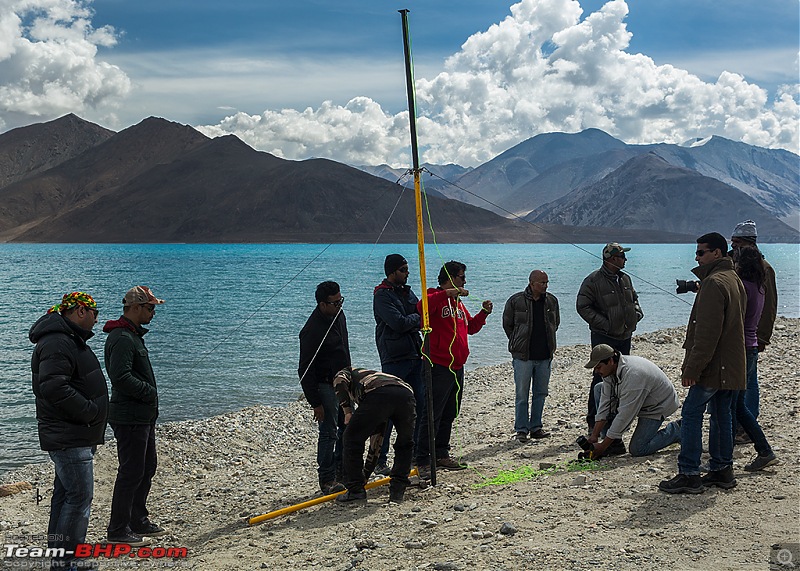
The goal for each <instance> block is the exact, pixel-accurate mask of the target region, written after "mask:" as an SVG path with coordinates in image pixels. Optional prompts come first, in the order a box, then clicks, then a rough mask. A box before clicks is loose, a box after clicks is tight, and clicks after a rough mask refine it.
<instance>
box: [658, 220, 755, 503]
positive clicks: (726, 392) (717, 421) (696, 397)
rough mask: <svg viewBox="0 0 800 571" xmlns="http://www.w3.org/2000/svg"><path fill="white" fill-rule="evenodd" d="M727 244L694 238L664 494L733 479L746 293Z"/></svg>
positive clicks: (724, 484) (716, 237)
mask: <svg viewBox="0 0 800 571" xmlns="http://www.w3.org/2000/svg"><path fill="white" fill-rule="evenodd" d="M727 250H728V242H727V240H725V237H724V236H722V235H721V234H718V233H716V232H712V233H710V234H704V235H703V236H700V237H699V238H698V239H697V252H696V257H695V259H696V260H697V263H698V264H699V266H698V267H696V268H695V269H693V270H692V272H693V273H694V274H695V275H696V276H697V277H698V278H699V279H700V290H699V291H698V292H697V296H696V297H695V300H694V305H693V306H692V313H691V315H690V316H689V325H688V326H687V328H686V341H685V342H684V344H683V348H684V349H685V350H686V354H685V357H684V360H683V365H682V366H681V371H682V378H681V384H682V385H683V386H684V387H689V393H688V394H687V395H686V399H685V400H684V401H683V408H682V410H681V418H682V420H681V451H680V454H679V455H678V475H677V476H675V477H674V478H672V479H671V480H664V481H662V482H661V483H660V484H659V488H660V489H661V490H662V491H664V492H667V493H671V494H675V493H691V494H699V493H701V492H702V491H703V487H704V486H718V487H720V488H724V489H730V488H733V487H734V486H736V479H735V478H734V476H733V434H732V428H731V422H732V419H731V402H732V398H733V395H734V391H739V390H744V388H745V387H746V386H747V382H746V373H745V370H746V366H745V347H744V314H745V309H746V306H747V294H746V293H745V290H744V286H743V285H742V282H741V280H740V279H739V276H737V275H736V271H735V270H734V269H733V261H732V260H731V258H730V257H728V255H727ZM706 407H708V410H709V412H710V413H711V426H710V429H709V444H708V451H709V453H710V454H711V465H710V467H711V470H710V471H709V473H708V474H707V475H705V476H703V477H702V478H700V455H701V453H702V449H703V446H702V444H703V434H702V429H703V413H704V412H705V410H706Z"/></svg>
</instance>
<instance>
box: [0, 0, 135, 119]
mask: <svg viewBox="0 0 800 571" xmlns="http://www.w3.org/2000/svg"><path fill="white" fill-rule="evenodd" d="M91 17H92V11H91V9H90V5H89V0H0V128H2V127H4V126H5V125H6V124H7V123H8V121H7V120H4V119H3V118H4V117H5V118H6V119H8V118H9V117H16V118H17V119H18V121H16V122H26V121H25V120H24V118H26V117H27V118H37V119H41V118H44V119H50V118H53V117H56V116H59V115H62V114H64V113H68V112H75V113H81V112H83V111H85V110H87V109H90V108H91V109H98V108H100V107H103V106H108V107H109V108H113V106H114V105H115V104H116V103H117V102H118V101H119V100H120V99H121V98H123V97H125V96H126V95H127V94H128V92H129V91H130V80H129V79H128V77H127V75H126V74H125V73H124V72H123V71H122V70H120V69H119V68H118V67H116V66H113V65H110V64H108V63H105V62H103V61H100V60H99V59H98V58H97V49H98V46H103V47H108V46H113V45H114V44H115V43H116V32H115V30H114V29H113V28H111V27H109V26H104V27H101V28H94V27H93V26H92V24H91ZM20 118H23V119H22V120H19V119H20Z"/></svg>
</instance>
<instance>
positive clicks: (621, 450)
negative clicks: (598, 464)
mask: <svg viewBox="0 0 800 571" xmlns="http://www.w3.org/2000/svg"><path fill="white" fill-rule="evenodd" d="M625 452H626V450H625V443H624V442H623V441H622V440H614V442H612V443H611V446H609V447H608V448H606V452H605V455H606V456H621V455H623V454H625Z"/></svg>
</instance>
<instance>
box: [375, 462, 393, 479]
mask: <svg viewBox="0 0 800 571" xmlns="http://www.w3.org/2000/svg"><path fill="white" fill-rule="evenodd" d="M372 473H373V474H377V475H378V476H388V475H389V474H391V473H392V469H391V468H390V467H389V466H387V465H386V463H385V462H384V463H381V464H378V465H377V466H375V469H374V470H373V471H372Z"/></svg>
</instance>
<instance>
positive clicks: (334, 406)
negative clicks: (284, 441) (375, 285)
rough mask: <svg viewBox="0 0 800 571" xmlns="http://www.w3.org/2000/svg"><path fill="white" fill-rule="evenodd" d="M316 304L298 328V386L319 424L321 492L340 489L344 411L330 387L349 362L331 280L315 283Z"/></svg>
mask: <svg viewBox="0 0 800 571" xmlns="http://www.w3.org/2000/svg"><path fill="white" fill-rule="evenodd" d="M314 297H315V299H316V301H317V306H316V307H315V308H314V311H313V312H311V315H310V316H309V318H308V320H307V321H306V324H305V325H304V326H303V329H302V330H301V331H300V364H299V366H298V369H297V372H298V374H299V375H300V386H302V387H303V393H304V394H305V396H306V400H307V401H308V404H309V405H311V408H312V409H313V410H314V420H315V421H317V423H318V424H319V439H318V440H317V475H318V477H319V488H320V490H321V491H322V493H323V494H333V493H335V492H341V491H344V489H345V488H344V485H343V484H342V483H341V482H340V481H339V480H340V479H341V476H342V474H341V471H342V434H343V433H344V413H343V412H342V410H341V409H340V408H339V401H338V400H337V398H336V393H335V392H334V390H333V385H332V382H333V378H334V377H335V376H336V373H338V372H339V371H340V370H342V369H344V368H345V367H349V366H350V344H349V341H348V335H347V320H346V319H345V316H344V311H342V305H343V304H344V297H343V296H342V292H341V290H340V289H339V284H337V283H336V282H332V281H326V282H322V283H321V284H319V285H318V286H317V289H316V292H315V293H314Z"/></svg>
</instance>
